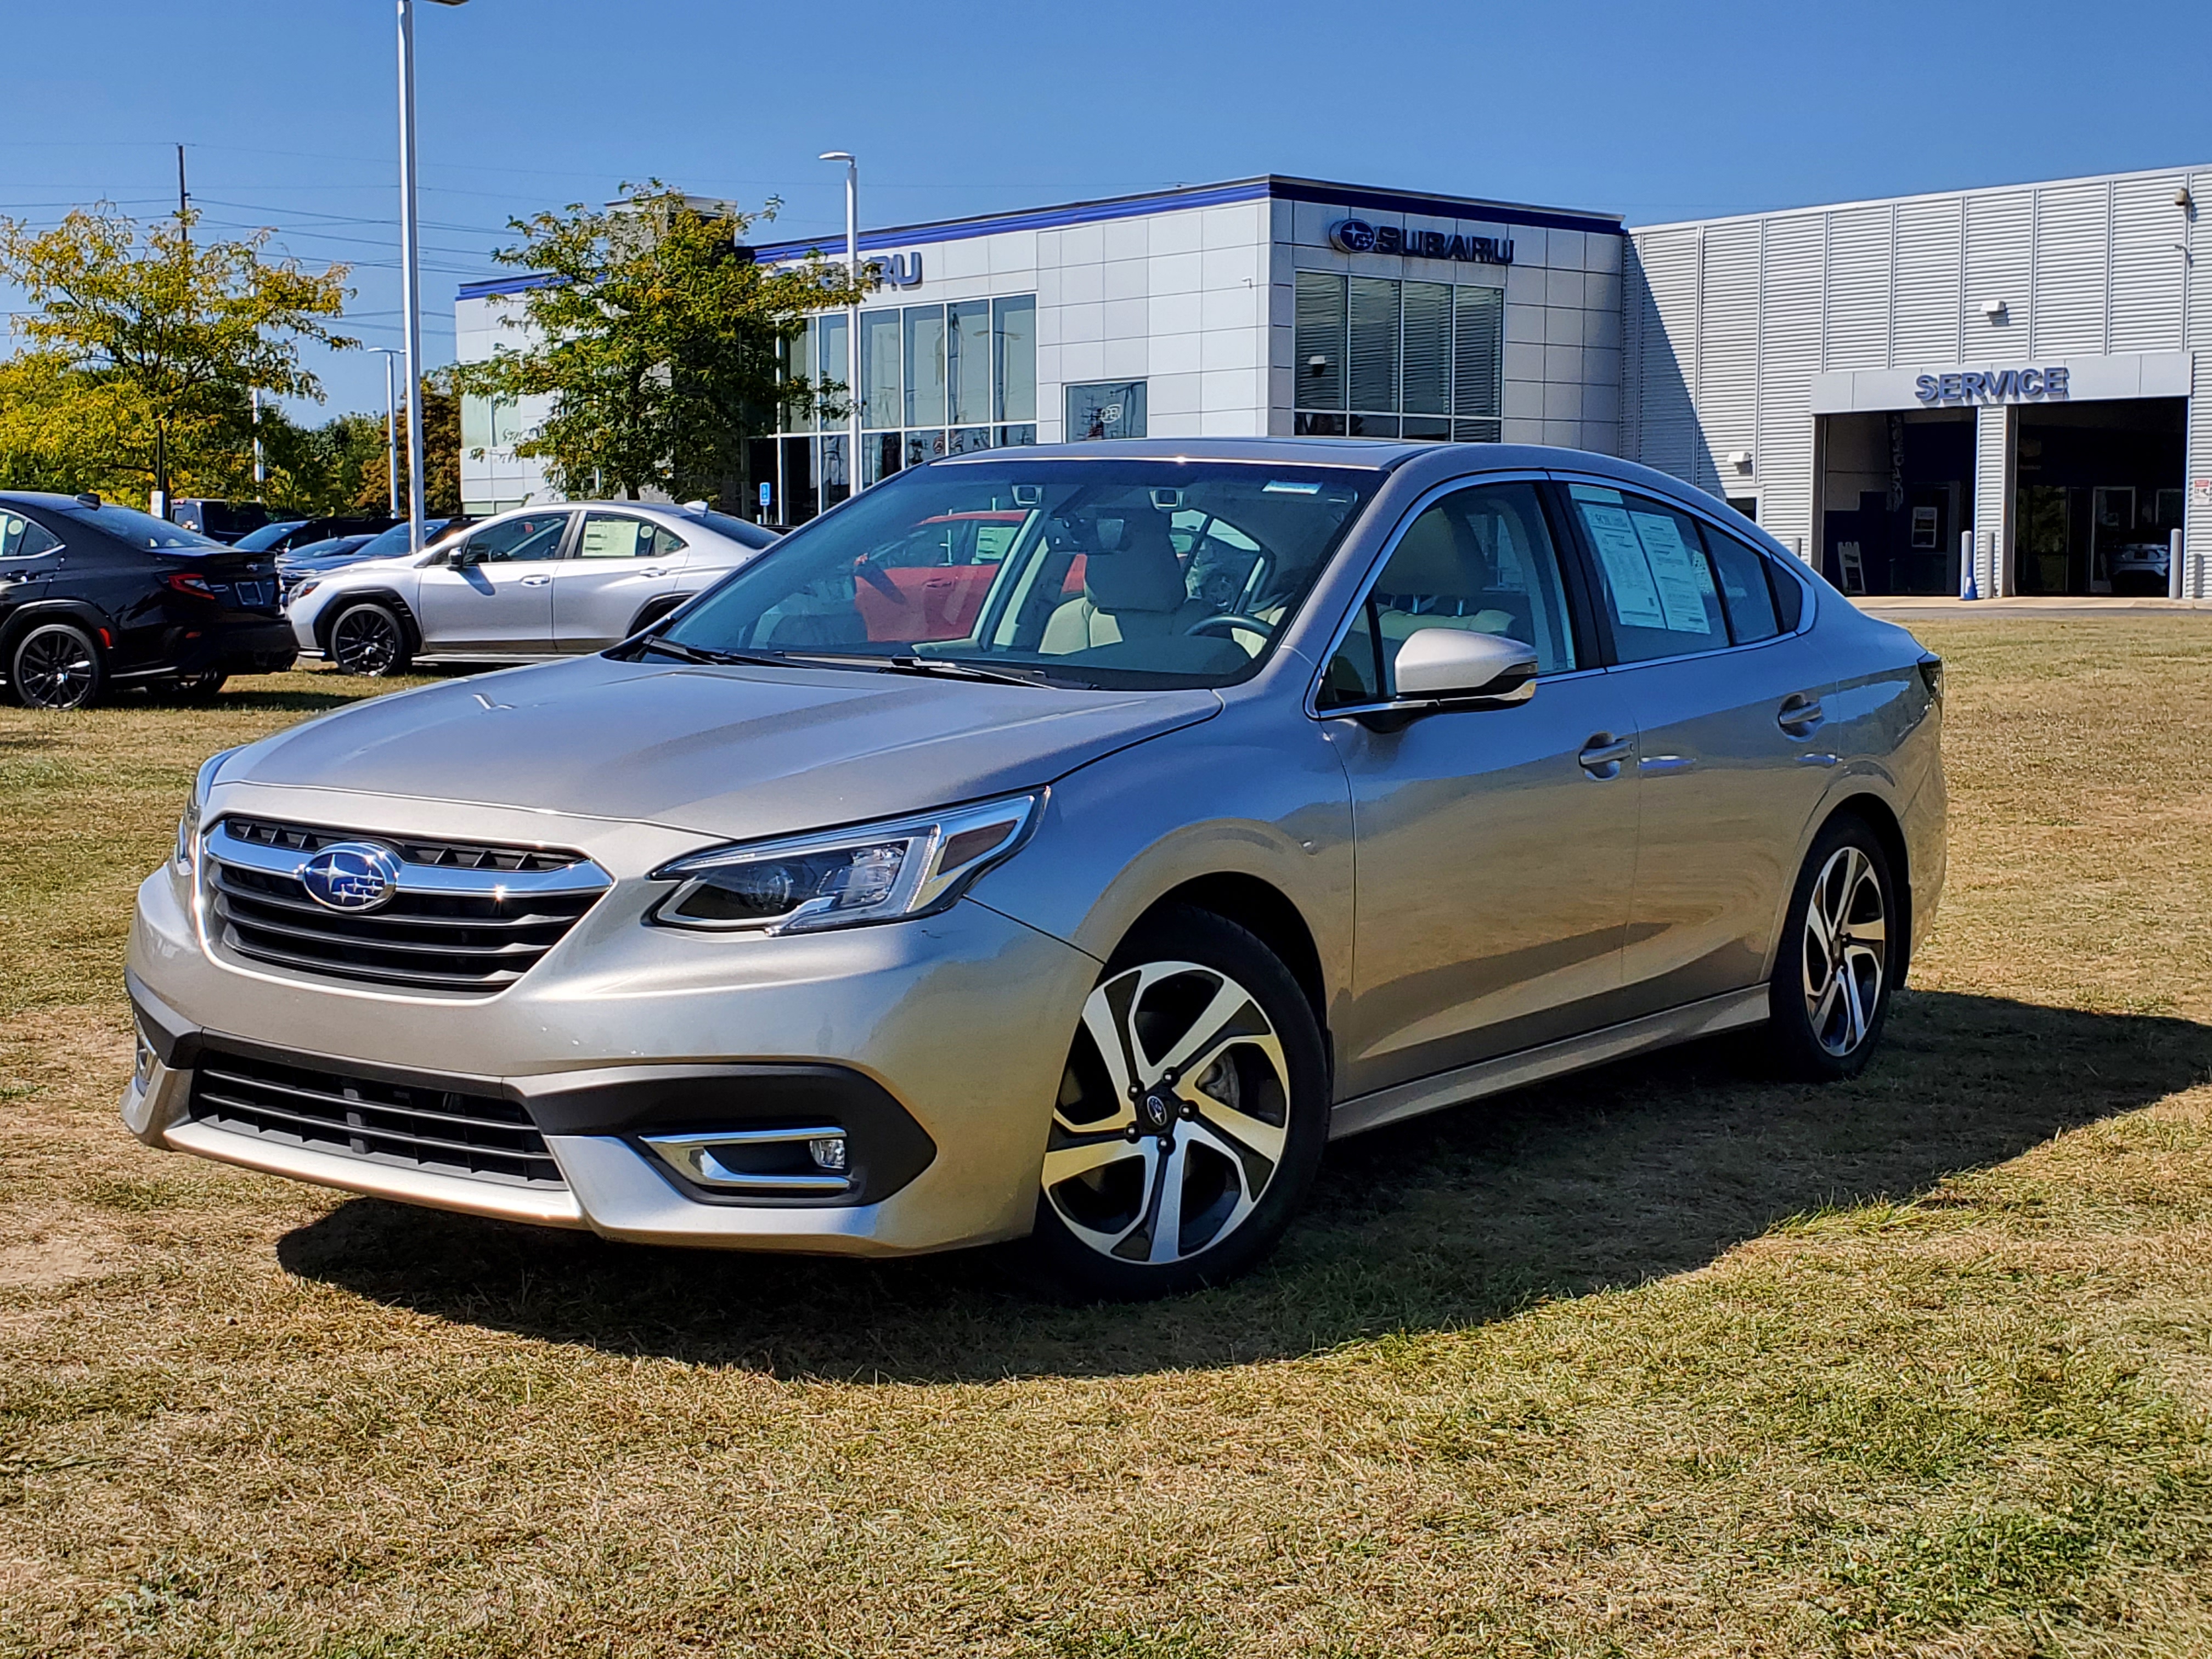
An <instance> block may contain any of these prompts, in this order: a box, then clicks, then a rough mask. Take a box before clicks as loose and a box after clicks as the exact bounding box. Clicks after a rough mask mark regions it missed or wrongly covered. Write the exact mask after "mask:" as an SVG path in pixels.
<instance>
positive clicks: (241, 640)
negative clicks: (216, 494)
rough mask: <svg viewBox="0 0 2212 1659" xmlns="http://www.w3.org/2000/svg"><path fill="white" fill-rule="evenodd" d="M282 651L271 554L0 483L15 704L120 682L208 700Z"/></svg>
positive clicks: (78, 699) (0, 554)
mask: <svg viewBox="0 0 2212 1659" xmlns="http://www.w3.org/2000/svg"><path fill="white" fill-rule="evenodd" d="M296 654H297V648H296V647H295V644H294V641H293V638H292V629H291V627H290V625H289V623H286V622H285V620H284V617H283V611H281V610H280V609H279V595H278V592H277V587H276V559H275V557H274V556H273V555H270V554H268V553H250V552H241V551H240V550H238V549H236V548H232V547H226V546H224V545H223V544H222V543H221V542H218V541H214V540H211V539H210V538H208V537H205V536H203V535H201V534H200V533H199V532H197V531H195V530H186V529H185V528H184V527H183V526H181V525H176V524H172V523H171V522H170V521H169V520H167V519H157V518H155V516H154V515H153V514H152V513H141V512H139V511H138V510H137V508H136V507H118V506H114V505H112V504H111V503H106V502H103V501H101V500H100V497H99V496H97V495H76V496H70V495H42V494H34V493H32V492H29V491H12V490H11V491H5V492H0V675H4V676H5V677H6V681H7V689H8V691H9V694H10V695H11V696H13V697H14V698H15V701H16V702H20V703H22V704H24V705H25V706H27V707H28V708H82V707H84V705H85V704H87V703H88V702H92V701H93V699H94V698H95V697H97V696H100V693H101V691H102V690H106V688H107V687H109V686H113V685H132V684H142V685H146V686H149V687H150V688H152V689H155V690H165V691H168V692H172V693H174V694H177V695H181V696H213V695H214V694H215V693H216V691H217V690H220V689H221V688H222V683H223V681H224V679H225V678H228V676H229V675H232V674H246V673H252V674H273V673H276V672H277V671H281V670H283V669H286V668H289V667H290V666H291V665H292V662H293V659H294V658H295V655H296Z"/></svg>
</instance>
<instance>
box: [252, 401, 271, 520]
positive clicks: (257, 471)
mask: <svg viewBox="0 0 2212 1659" xmlns="http://www.w3.org/2000/svg"><path fill="white" fill-rule="evenodd" d="M268 482H269V468H268V466H267V465H265V464H264V462H263V460H262V458H261V388H260V387H259V386H256V387H254V388H253V499H254V500H255V501H265V500H267V499H268V493H267V492H266V491H265V490H264V489H262V488H261V486H262V485H263V484H264V483H268Z"/></svg>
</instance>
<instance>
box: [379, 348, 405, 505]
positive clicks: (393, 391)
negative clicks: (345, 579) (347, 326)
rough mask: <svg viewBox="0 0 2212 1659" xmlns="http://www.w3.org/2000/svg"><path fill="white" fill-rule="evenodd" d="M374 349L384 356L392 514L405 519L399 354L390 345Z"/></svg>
mask: <svg viewBox="0 0 2212 1659" xmlns="http://www.w3.org/2000/svg"><path fill="white" fill-rule="evenodd" d="M374 349H375V350H376V351H377V352H378V353H380V355H381V356H383V358H384V450H385V459H386V463H387V465H388V467H389V470H390V471H391V474H392V517H393V518H395V519H404V518H405V517H406V516H407V508H406V506H405V505H404V503H403V502H402V501H400V499H399V386H398V380H396V379H395V378H394V376H395V371H396V369H397V368H398V363H397V362H396V360H397V359H398V356H399V354H398V352H396V351H394V350H393V349H392V348H391V347H390V346H377V347H375V348H374Z"/></svg>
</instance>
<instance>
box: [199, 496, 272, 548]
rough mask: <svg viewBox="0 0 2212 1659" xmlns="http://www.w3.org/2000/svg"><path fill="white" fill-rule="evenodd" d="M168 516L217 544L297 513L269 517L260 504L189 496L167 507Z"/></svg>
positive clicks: (233, 539)
mask: <svg viewBox="0 0 2212 1659" xmlns="http://www.w3.org/2000/svg"><path fill="white" fill-rule="evenodd" d="M169 516H170V517H171V518H172V519H173V520H176V521H177V522H178V523H179V524H180V525H182V526H184V527H185V529H187V530H197V531H198V532H200V534H201V535H203V536H206V537H210V538H213V539H214V540H216V541H219V542H234V541H236V540H237V539H238V538H240V536H244V535H246V534H248V533H250V532H252V531H256V530H258V529H260V528H261V526H264V525H265V524H267V523H268V522H269V521H270V519H271V518H296V517H297V516H298V515H297V514H296V513H270V510H269V509H268V507H265V506H264V505H263V504H262V503H261V502H259V501H211V500H210V499H208V498H207V497H205V496H201V495H188V496H186V497H185V499H184V500H183V501H172V502H171V503H170V504H169Z"/></svg>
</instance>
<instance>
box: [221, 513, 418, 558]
mask: <svg viewBox="0 0 2212 1659" xmlns="http://www.w3.org/2000/svg"><path fill="white" fill-rule="evenodd" d="M391 526H392V520H391V519H389V518H387V517H386V516H385V515H383V514H381V513H345V514H342V515H339V516H337V517H335V518H323V519H278V520H276V521H274V522H273V523H270V524H264V525H263V526H261V528H260V529H258V530H249V531H247V532H246V534H244V535H243V536H240V538H238V540H237V541H236V542H235V543H234V544H233V545H234V546H236V547H237V548H238V550H240V552H244V553H286V552H289V551H290V550H292V549H293V548H295V547H305V546H306V545H307V544H308V543H309V542H320V541H328V540H329V539H330V538H331V537H333V536H353V535H362V536H374V535H375V534H376V533H377V532H379V531H381V530H387V529H389V528H390V527H391Z"/></svg>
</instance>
